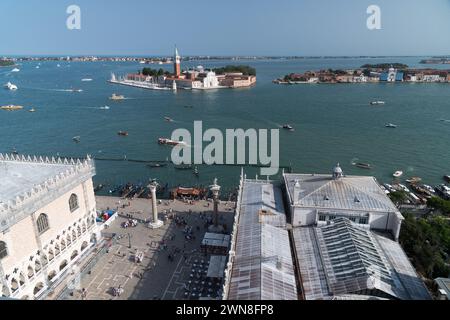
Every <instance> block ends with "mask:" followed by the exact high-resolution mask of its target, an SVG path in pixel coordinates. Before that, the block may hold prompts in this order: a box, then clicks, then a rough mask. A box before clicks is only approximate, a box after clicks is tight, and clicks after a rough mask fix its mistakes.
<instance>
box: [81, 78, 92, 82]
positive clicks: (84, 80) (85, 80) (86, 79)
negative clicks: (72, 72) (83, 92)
mask: <svg viewBox="0 0 450 320" xmlns="http://www.w3.org/2000/svg"><path fill="white" fill-rule="evenodd" d="M81 81H83V82H89V81H92V79H91V78H84V79H81Z"/></svg>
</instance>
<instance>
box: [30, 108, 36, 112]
mask: <svg viewBox="0 0 450 320" xmlns="http://www.w3.org/2000/svg"><path fill="white" fill-rule="evenodd" d="M28 112H36V110H35V109H34V108H31V109H30V110H28Z"/></svg>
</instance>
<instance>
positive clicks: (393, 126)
mask: <svg viewBox="0 0 450 320" xmlns="http://www.w3.org/2000/svg"><path fill="white" fill-rule="evenodd" d="M385 127H386V128H397V125H396V124H393V123H387V124H386V125H385Z"/></svg>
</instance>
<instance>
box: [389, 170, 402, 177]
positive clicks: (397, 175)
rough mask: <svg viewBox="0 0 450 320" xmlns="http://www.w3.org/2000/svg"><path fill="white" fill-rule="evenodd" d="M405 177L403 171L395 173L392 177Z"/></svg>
mask: <svg viewBox="0 0 450 320" xmlns="http://www.w3.org/2000/svg"><path fill="white" fill-rule="evenodd" d="M402 175H403V171H400V170H398V171H395V172H394V174H393V175H392V176H393V177H394V178H400V177H401V176H402Z"/></svg>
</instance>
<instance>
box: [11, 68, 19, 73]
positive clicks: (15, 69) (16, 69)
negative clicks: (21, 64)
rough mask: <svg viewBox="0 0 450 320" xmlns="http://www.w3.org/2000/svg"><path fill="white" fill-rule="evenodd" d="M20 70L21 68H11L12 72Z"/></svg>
mask: <svg viewBox="0 0 450 320" xmlns="http://www.w3.org/2000/svg"><path fill="white" fill-rule="evenodd" d="M19 71H20V69H18V68H14V69H12V70H11V72H19Z"/></svg>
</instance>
